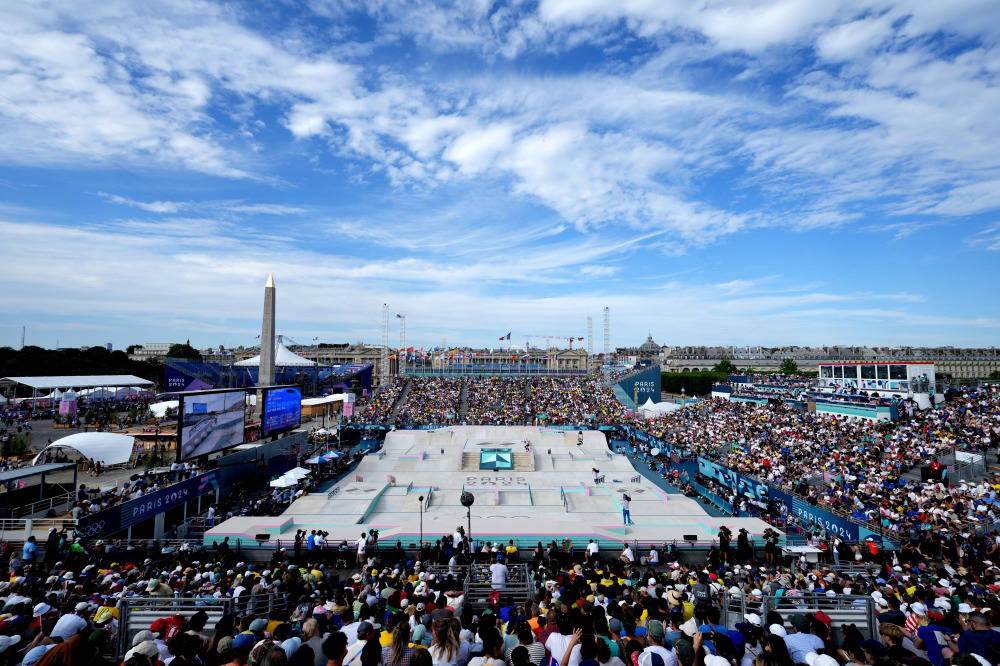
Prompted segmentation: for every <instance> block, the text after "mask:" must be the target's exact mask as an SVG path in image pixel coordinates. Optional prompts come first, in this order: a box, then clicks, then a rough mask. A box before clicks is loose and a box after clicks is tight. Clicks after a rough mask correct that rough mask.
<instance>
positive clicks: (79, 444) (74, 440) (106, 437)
mask: <svg viewBox="0 0 1000 666" xmlns="http://www.w3.org/2000/svg"><path fill="white" fill-rule="evenodd" d="M134 446H135V437H132V436H131V435H119V434H117V433H113V432H78V433H76V434H75V435H69V436H68V437H63V438H62V439H58V440H56V441H54V442H52V443H51V444H49V445H48V446H46V447H45V448H44V449H42V451H41V453H39V454H38V455H37V456H35V459H34V460H32V461H31V464H32V465H34V464H36V463H37V462H38V459H39V458H40V457H41V456H42V454H43V453H45V452H46V451H48V450H49V449H55V448H69V449H73V450H75V451H78V452H79V453H80V454H81V455H83V456H85V457H87V458H90V459H91V460H94V461H97V462H100V463H101V464H102V465H120V464H122V463H127V462H128V461H129V458H131V457H132V449H133V447H134Z"/></svg>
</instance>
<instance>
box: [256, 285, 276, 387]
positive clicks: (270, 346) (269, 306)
mask: <svg viewBox="0 0 1000 666" xmlns="http://www.w3.org/2000/svg"><path fill="white" fill-rule="evenodd" d="M272 384H274V276H273V275H271V274H268V276H267V284H265V285H264V323H263V325H262V326H261V329H260V369H259V370H258V374H257V385H258V386H271V385H272Z"/></svg>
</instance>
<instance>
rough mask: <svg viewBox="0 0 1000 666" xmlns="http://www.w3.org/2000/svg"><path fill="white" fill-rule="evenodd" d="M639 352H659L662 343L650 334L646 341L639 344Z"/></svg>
mask: <svg viewBox="0 0 1000 666" xmlns="http://www.w3.org/2000/svg"><path fill="white" fill-rule="evenodd" d="M639 353H641V354H659V353H660V345H658V344H656V343H655V342H653V335H652V334H650V335H649V337H647V338H646V341H645V342H643V343H642V344H641V345H639Z"/></svg>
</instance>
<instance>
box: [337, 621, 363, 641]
mask: <svg viewBox="0 0 1000 666" xmlns="http://www.w3.org/2000/svg"><path fill="white" fill-rule="evenodd" d="M360 625H361V623H360V622H357V621H355V622H351V623H350V624H345V625H344V626H343V627H341V628H340V630H341V631H342V632H344V635H345V636H347V644H348V645H353V644H354V643H356V642H357V641H358V626H360Z"/></svg>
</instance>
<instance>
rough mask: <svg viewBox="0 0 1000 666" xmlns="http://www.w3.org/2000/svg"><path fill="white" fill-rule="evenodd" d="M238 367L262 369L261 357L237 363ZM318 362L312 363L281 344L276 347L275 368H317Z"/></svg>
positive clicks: (276, 344)
mask: <svg viewBox="0 0 1000 666" xmlns="http://www.w3.org/2000/svg"><path fill="white" fill-rule="evenodd" d="M234 365H236V366H237V367H241V368H258V367H260V355H259V354H258V355H257V356H254V357H253V358H248V359H246V360H243V361H239V362H238V363H235V364H234ZM315 366H316V362H315V361H310V360H309V359H307V358H305V357H302V356H299V355H298V354H296V353H295V352H293V351H292V350H291V349H289V348H288V347H286V346H285V345H283V344H281V343H280V342H277V343H275V345H274V367H276V368H306V367H309V368H311V367H315Z"/></svg>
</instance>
